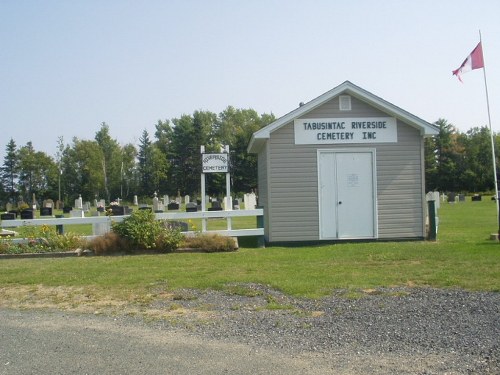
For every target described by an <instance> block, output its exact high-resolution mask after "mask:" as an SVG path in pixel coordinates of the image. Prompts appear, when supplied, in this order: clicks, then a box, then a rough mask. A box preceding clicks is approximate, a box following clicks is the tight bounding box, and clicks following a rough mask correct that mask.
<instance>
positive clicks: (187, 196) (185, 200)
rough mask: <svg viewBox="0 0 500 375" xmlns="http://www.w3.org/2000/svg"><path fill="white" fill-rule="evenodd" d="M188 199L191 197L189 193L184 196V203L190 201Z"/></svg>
mask: <svg viewBox="0 0 500 375" xmlns="http://www.w3.org/2000/svg"><path fill="white" fill-rule="evenodd" d="M190 199H191V197H190V196H189V195H185V196H184V203H185V204H188V203H189V202H191V201H190Z"/></svg>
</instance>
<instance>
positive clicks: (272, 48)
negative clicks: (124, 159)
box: [0, 0, 500, 160]
mask: <svg viewBox="0 0 500 375" xmlns="http://www.w3.org/2000/svg"><path fill="white" fill-rule="evenodd" d="M499 14H500V2H499V1H498V0H491V1H485V0H484V1H481V0H479V1H475V2H471V1H470V0H469V1H459V0H455V1H447V0H443V1H439V0H434V1H427V0H421V1H403V0H400V1H387V0H378V1H363V0H358V1H349V2H348V1H333V0H330V1H326V0H325V1H320V0H318V1H295V0H287V1H272V0H267V1H260V0H252V1H241V0H239V1H236V0H233V1H225V0H221V1H195V0H183V1H167V0H164V1H153V0H145V1H140V2H139V1H115V0H107V1H101V0H100V1H94V0H85V1H83V0H82V1H77V0H74V1H66V0H60V1H51V0H44V1H41V0H40V1H30V0H0V40H1V43H0V46H1V48H0V61H1V63H0V124H1V137H0V157H1V160H3V157H4V154H5V146H6V145H7V143H8V141H9V140H10V138H11V137H12V138H13V139H14V140H15V141H16V143H17V145H18V147H20V146H23V145H25V144H26V142H28V141H32V142H33V144H34V147H35V149H36V150H39V151H44V152H47V153H48V154H49V155H54V154H55V152H56V145H57V138H58V137H59V136H63V137H64V140H65V142H66V143H70V142H71V140H72V138H73V137H78V138H80V139H93V138H94V135H95V133H96V132H97V131H98V130H99V128H100V124H101V123H102V122H106V123H107V124H108V125H109V126H110V130H111V136H112V137H113V138H116V139H118V141H119V142H120V143H122V144H125V143H134V144H137V142H138V139H139V137H140V136H141V133H142V131H143V130H144V129H146V130H148V132H149V133H150V135H151V136H152V135H153V133H154V125H155V124H156V122H157V121H158V119H162V120H164V119H172V118H175V117H180V116H181V115H182V114H192V113H193V111H195V110H209V111H213V112H216V113H219V112H221V111H222V110H224V109H225V108H226V107H227V106H228V105H232V106H234V107H237V108H253V109H255V110H256V111H257V112H259V113H264V112H266V113H270V112H272V113H274V114H275V115H276V116H277V117H280V116H282V115H284V114H286V113H288V112H290V111H291V110H293V109H295V108H296V107H297V106H298V104H299V102H301V101H303V102H307V101H309V100H311V99H314V98H315V97H317V96H319V95H320V94H322V93H324V92H326V91H328V90H330V89H331V88H333V87H335V86H337V85H339V84H340V83H342V82H344V81H345V80H349V81H351V82H353V83H354V84H356V85H358V86H361V87H362V88H364V89H366V90H368V91H370V92H372V93H373V94H375V95H378V96H380V97H382V98H383V99H386V100H388V101H389V102H391V103H393V104H395V105H397V106H399V107H401V108H403V109H405V110H407V111H409V112H411V113H413V114H414V115H417V116H419V117H421V118H423V119H424V120H426V121H428V122H434V121H436V120H438V119H439V118H444V119H446V120H448V121H449V122H451V123H452V124H454V125H455V126H456V127H458V128H459V129H460V130H461V131H466V130H468V129H470V128H471V127H474V126H485V125H488V116H487V107H486V97H485V89H484V78H483V72H482V70H474V71H472V72H469V73H467V74H465V75H464V76H463V80H464V83H463V84H462V83H460V82H459V81H458V80H457V79H456V78H455V77H452V74H451V71H452V70H453V69H456V68H458V67H459V66H460V64H461V63H462V61H463V60H464V59H465V58H466V57H467V55H468V54H469V53H470V52H471V51H472V49H473V48H474V47H475V46H476V44H477V43H478V41H479V30H481V32H482V41H483V49H484V58H485V64H486V74H487V83H488V90H489V97H490V109H491V111H490V112H491V118H492V128H493V131H495V132H500V66H499V63H498V62H499V61H500V22H499V21H498V16H499Z"/></svg>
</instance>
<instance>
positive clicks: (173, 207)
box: [167, 202, 179, 211]
mask: <svg viewBox="0 0 500 375" xmlns="http://www.w3.org/2000/svg"><path fill="white" fill-rule="evenodd" d="M167 209H168V210H169V211H170V210H178V209H179V203H177V202H170V203H169V204H168V206H167Z"/></svg>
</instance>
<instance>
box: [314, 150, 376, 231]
mask: <svg viewBox="0 0 500 375" xmlns="http://www.w3.org/2000/svg"><path fill="white" fill-rule="evenodd" d="M325 153H332V154H338V153H371V156H372V158H371V160H372V166H371V171H372V202H373V210H372V212H373V218H372V222H373V237H372V236H369V237H364V236H363V237H353V238H349V237H342V238H339V237H338V235H337V236H334V237H328V236H323V234H322V229H323V226H322V225H323V223H322V217H323V215H322V207H323V205H322V202H321V199H322V194H321V182H322V181H321V170H320V168H321V166H320V159H321V155H322V154H325ZM317 171H318V205H319V207H318V214H319V228H318V231H319V239H320V240H327V239H330V240H335V239H362V238H370V239H372V238H378V220H377V218H378V214H377V171H376V149H373V148H354V147H353V148H343V149H318V150H317ZM335 188H336V187H335ZM329 209H334V210H335V212H334V215H336V216H335V225H336V226H338V220H339V217H338V213H337V207H329Z"/></svg>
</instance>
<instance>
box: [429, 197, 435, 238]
mask: <svg viewBox="0 0 500 375" xmlns="http://www.w3.org/2000/svg"><path fill="white" fill-rule="evenodd" d="M427 207H428V209H427V212H428V215H429V234H428V236H427V239H428V240H429V241H436V238H437V226H436V202H434V201H433V200H430V201H427Z"/></svg>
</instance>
